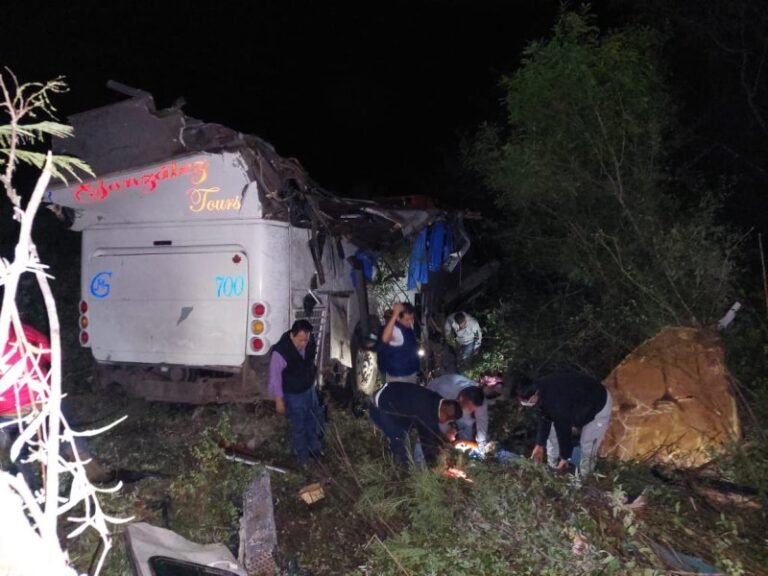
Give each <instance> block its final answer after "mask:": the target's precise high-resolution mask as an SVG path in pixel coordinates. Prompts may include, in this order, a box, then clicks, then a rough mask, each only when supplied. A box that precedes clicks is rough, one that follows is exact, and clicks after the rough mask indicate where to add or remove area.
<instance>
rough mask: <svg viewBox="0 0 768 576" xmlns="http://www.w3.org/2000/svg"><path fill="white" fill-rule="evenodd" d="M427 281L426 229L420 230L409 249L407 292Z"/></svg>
mask: <svg viewBox="0 0 768 576" xmlns="http://www.w3.org/2000/svg"><path fill="white" fill-rule="evenodd" d="M428 280H429V266H428V264H427V229H426V228H424V229H422V231H421V232H419V235H418V236H417V237H416V242H414V243H413V248H411V260H410V262H409V263H408V290H415V289H416V287H417V285H418V284H426V283H427V281H428Z"/></svg>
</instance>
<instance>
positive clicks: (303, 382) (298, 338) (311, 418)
mask: <svg viewBox="0 0 768 576" xmlns="http://www.w3.org/2000/svg"><path fill="white" fill-rule="evenodd" d="M269 395H270V396H271V397H272V398H274V400H275V409H276V410H277V413H278V414H286V415H287V416H288V421H289V422H290V424H291V442H292V444H293V452H294V454H295V456H296V459H297V460H298V461H299V464H304V463H306V461H307V459H308V458H310V457H318V456H320V454H321V451H320V407H319V403H318V398H317V391H316V390H315V340H314V338H313V337H312V324H310V323H309V322H308V321H307V320H297V321H296V322H294V323H293V326H292V327H291V329H290V330H289V331H288V332H286V333H285V334H283V335H282V337H281V338H280V340H279V341H278V342H277V344H275V345H274V346H273V347H272V356H271V358H270V361H269Z"/></svg>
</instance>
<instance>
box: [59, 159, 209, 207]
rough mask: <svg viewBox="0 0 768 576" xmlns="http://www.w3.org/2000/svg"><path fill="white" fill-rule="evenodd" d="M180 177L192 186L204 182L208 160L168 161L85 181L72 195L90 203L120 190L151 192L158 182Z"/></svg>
mask: <svg viewBox="0 0 768 576" xmlns="http://www.w3.org/2000/svg"><path fill="white" fill-rule="evenodd" d="M182 177H189V179H190V181H191V183H192V185H193V186H199V185H200V184H202V183H204V182H205V181H206V180H207V179H208V160H193V161H191V162H186V163H176V162H170V163H168V164H163V165H162V166H160V168H158V169H157V170H156V171H153V172H146V173H144V174H137V175H136V176H127V177H125V178H114V179H111V180H104V179H99V180H98V181H97V182H86V183H83V184H80V185H79V186H78V187H77V188H76V189H75V191H74V197H75V200H77V201H78V202H83V203H86V202H89V203H90V202H101V201H103V200H106V199H107V198H108V197H109V195H110V194H114V193H115V192H119V191H120V190H138V191H139V192H140V193H142V194H151V193H152V192H154V191H155V190H156V189H157V185H158V184H159V183H160V182H163V181H165V180H173V179H175V178H182Z"/></svg>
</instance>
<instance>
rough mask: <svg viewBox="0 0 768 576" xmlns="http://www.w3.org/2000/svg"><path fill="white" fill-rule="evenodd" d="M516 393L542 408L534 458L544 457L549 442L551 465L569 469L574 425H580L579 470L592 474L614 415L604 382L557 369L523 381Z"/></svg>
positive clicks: (532, 454)
mask: <svg viewBox="0 0 768 576" xmlns="http://www.w3.org/2000/svg"><path fill="white" fill-rule="evenodd" d="M517 397H518V400H519V401H520V404H522V405H523V406H538V408H539V416H538V425H537V430H536V446H535V447H534V448H533V452H532V453H531V458H532V459H534V460H538V461H541V460H543V458H544V445H545V443H546V453H547V460H548V462H549V465H550V466H552V467H554V468H556V469H559V470H564V469H567V468H568V465H569V459H570V458H571V456H572V453H573V445H572V442H571V429H572V428H581V437H580V446H581V459H580V461H579V474H580V475H581V476H582V477H586V476H589V475H590V474H591V473H592V470H593V469H594V467H595V460H596V459H597V453H598V451H599V449H600V444H602V442H603V438H605V433H606V431H607V429H608V422H609V421H610V418H611V408H612V405H613V403H612V401H611V395H610V394H609V393H608V390H606V388H605V386H603V385H602V384H601V383H600V381H598V380H596V379H594V378H592V377H591V376H586V375H584V374H574V373H558V374H551V375H549V376H546V377H544V378H541V379H539V380H537V381H534V382H526V383H523V384H522V385H521V386H519V387H518V392H517Z"/></svg>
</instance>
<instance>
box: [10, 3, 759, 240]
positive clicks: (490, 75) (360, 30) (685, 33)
mask: <svg viewBox="0 0 768 576" xmlns="http://www.w3.org/2000/svg"><path fill="white" fill-rule="evenodd" d="M763 4H764V3H763V2H761V1H758V0H712V1H711V2H706V3H702V2H700V1H699V0H676V1H675V2H668V1H667V0H643V1H641V0H599V1H596V2H592V3H591V7H592V12H593V13H594V14H595V15H596V16H597V20H598V23H599V24H600V27H601V29H602V30H604V31H608V30H610V29H612V28H614V27H618V26H623V25H625V24H636V25H637V24H639V25H650V26H652V27H654V28H655V29H657V30H658V31H660V33H661V34H662V35H663V36H664V37H665V39H666V42H665V52H664V54H663V65H664V66H665V67H666V68H665V70H664V74H665V76H666V78H667V81H668V85H669V88H670V91H671V93H672V96H673V102H674V105H675V115H676V118H677V119H678V122H679V124H678V125H677V126H676V127H675V129H674V131H673V133H671V134H670V135H669V141H668V146H667V147H668V149H670V150H673V157H672V160H671V163H673V164H675V165H676V166H677V167H678V173H677V174H675V177H676V178H678V179H680V181H686V180H687V181H689V182H690V181H693V180H697V181H698V180H703V181H704V182H705V184H706V187H708V188H709V189H711V190H715V191H716V193H717V194H723V195H724V198H723V200H724V202H723V210H722V218H723V220H724V221H726V222H728V223H733V224H736V225H737V226H739V227H744V228H747V229H748V228H750V227H755V228H756V229H757V230H759V231H765V232H768V229H767V228H768V227H766V226H765V222H764V220H765V219H764V217H763V214H765V213H767V212H768V203H767V202H766V198H768V194H766V193H765V190H766V189H768V170H767V169H766V158H768V120H765V119H768V96H767V94H768V66H763V68H765V69H764V70H761V66H760V54H761V52H762V51H763V49H764V44H765V41H766V38H768V13H767V12H766V11H765V9H764V5H763ZM565 5H566V6H568V7H570V8H575V7H576V6H577V5H578V4H577V3H574V2H571V3H566V4H565ZM560 6H561V3H560V2H559V1H557V0H539V1H530V0H412V1H393V2H385V3H372V2H359V1H356V2H354V1H349V0H345V1H327V2H320V1H313V0H281V1H275V0H270V1H250V2H243V1H229V2H197V3H188V2H185V3H182V2H177V1H172V2H164V1H161V0H158V1H156V2H153V3H150V2H135V3H130V2H126V1H125V0H123V1H115V2H103V1H102V2H95V1H87V2H69V3H44V2H37V1H31V2H14V3H10V4H8V5H7V6H4V8H3V11H2V18H1V19H0V38H2V45H3V51H2V56H3V57H2V59H0V63H2V64H4V65H5V66H7V67H8V68H10V69H11V70H12V71H14V72H15V73H16V75H17V76H18V78H19V79H20V80H21V81H44V80H47V79H50V78H52V77H55V76H59V75H64V76H66V78H67V80H68V82H69V85H70V87H71V92H70V93H69V94H68V95H66V96H63V97H61V98H60V99H57V101H56V104H57V105H58V106H59V110H60V113H61V116H62V117H65V116H66V114H68V113H72V112H77V111H82V110H86V109H89V108H92V107H95V106H100V105H103V104H106V103H109V102H110V101H114V100H115V99H118V98H121V97H122V96H120V95H117V94H115V93H114V92H111V91H109V90H108V89H107V88H106V82H107V80H110V79H112V80H116V81H119V82H122V83H124V84H127V85H129V86H133V87H136V88H140V89H143V90H146V91H148V92H151V93H152V94H154V95H155V97H156V102H157V105H158V108H162V107H167V106H170V105H172V104H173V103H174V101H175V100H176V99H177V98H179V97H183V98H184V99H185V100H186V102H187V104H186V106H185V111H186V112H187V114H189V115H191V116H194V117H197V118H200V119H202V120H205V121H209V122H218V123H222V124H225V125H228V126H230V127H232V128H235V129H238V130H240V131H242V132H247V133H252V134H256V135H258V136H260V137H262V138H263V139H265V140H267V141H269V142H271V143H272V144H273V145H275V147H276V149H277V151H278V152H279V153H280V154H282V155H283V156H291V157H295V158H298V159H299V161H300V162H301V163H302V164H303V165H304V166H305V168H307V170H308V171H309V173H310V175H311V176H312V177H313V178H314V179H315V180H316V181H317V182H318V183H320V184H321V185H322V186H324V187H325V188H327V189H330V190H333V191H335V192H337V193H339V194H342V195H345V196H359V197H378V196H402V195H411V194H427V195H430V196H432V197H433V198H435V199H436V200H437V201H438V203H442V204H447V205H451V206H454V207H459V208H467V207H470V208H473V209H477V208H482V207H485V208H487V209H488V213H492V208H493V206H492V203H491V200H492V196H489V195H486V196H484V197H483V198H485V200H483V201H482V206H479V205H478V198H479V196H478V195H477V188H478V186H477V182H476V181H472V180H471V178H470V179H469V180H468V179H467V174H466V173H465V172H464V171H463V166H462V161H461V156H460V153H459V152H460V148H461V146H462V145H463V144H465V143H467V142H469V141H471V139H472V135H473V134H474V133H475V131H476V130H477V128H478V126H479V125H480V124H481V123H482V122H484V121H490V122H495V121H498V120H500V119H502V117H503V113H504V109H503V103H502V98H503V90H502V88H501V86H500V80H501V78H502V77H503V76H504V75H505V74H511V73H513V72H514V70H515V69H516V68H517V67H518V66H519V64H520V60H521V52H522V49H523V48H524V47H525V46H526V45H527V44H528V43H529V42H531V41H533V40H538V39H544V38H546V37H547V36H549V33H550V31H551V28H552V26H553V25H554V22H555V21H556V17H557V14H558V11H559V9H560ZM743 47H746V48H747V49H748V50H749V51H748V52H744V51H742V50H741V49H742V48H743ZM763 54H764V52H763ZM745 55H746V58H745V57H744V56H745ZM745 86H746V87H748V88H749V91H752V92H753V94H752V95H751V97H752V101H749V95H748V94H747V91H748V90H745ZM755 111H759V112H760V113H762V114H763V115H764V122H765V125H762V126H761V125H760V122H759V119H758V118H757V116H756V114H755ZM685 171H688V172H687V173H686V172H685Z"/></svg>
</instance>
